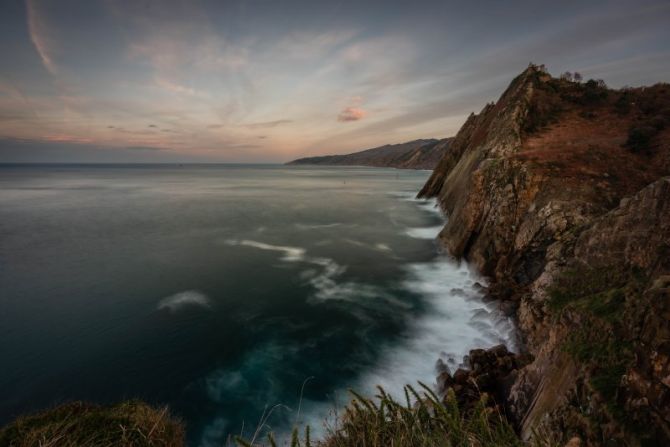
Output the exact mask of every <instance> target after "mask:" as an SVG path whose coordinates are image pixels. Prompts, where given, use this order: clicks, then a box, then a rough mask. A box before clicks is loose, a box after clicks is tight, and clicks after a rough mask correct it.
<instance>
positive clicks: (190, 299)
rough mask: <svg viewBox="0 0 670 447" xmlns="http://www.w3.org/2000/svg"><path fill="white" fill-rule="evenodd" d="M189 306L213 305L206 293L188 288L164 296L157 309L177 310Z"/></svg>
mask: <svg viewBox="0 0 670 447" xmlns="http://www.w3.org/2000/svg"><path fill="white" fill-rule="evenodd" d="M189 306H195V307H205V308H207V307H210V306H211V302H210V299H209V298H208V297H207V295H204V294H203V293H200V292H198V291H197V290H186V291H184V292H179V293H175V294H174V295H170V296H168V297H165V298H163V299H162V300H160V301H159V302H158V306H157V309H158V310H169V311H170V312H176V311H177V310H179V309H182V308H184V307H189Z"/></svg>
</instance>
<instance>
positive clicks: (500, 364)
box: [438, 345, 532, 413]
mask: <svg viewBox="0 0 670 447" xmlns="http://www.w3.org/2000/svg"><path fill="white" fill-rule="evenodd" d="M465 360H466V362H465V363H466V364H467V365H468V366H469V369H462V368H459V369H458V370H456V371H455V372H454V373H453V374H451V373H450V372H449V370H445V371H443V372H442V373H441V374H440V375H439V376H438V392H439V393H440V394H441V395H446V394H447V393H448V391H449V390H452V391H453V393H454V395H455V397H456V401H457V402H458V404H459V408H461V409H462V410H464V411H466V412H467V411H469V410H471V409H472V408H473V407H474V406H475V405H476V404H477V403H478V402H479V401H480V400H481V397H482V396H483V395H485V396H486V403H487V405H488V406H490V407H492V408H496V409H497V410H498V411H500V412H501V413H505V412H506V409H505V407H504V405H505V402H507V401H508V397H509V392H510V388H511V386H512V384H513V383H514V381H515V379H516V376H517V374H518V370H519V369H520V368H522V367H523V366H525V365H527V364H528V363H530V361H532V357H530V356H529V355H519V354H514V353H511V352H509V351H508V350H507V348H506V347H505V345H498V346H494V347H493V348H490V349H487V350H484V349H473V350H472V351H470V354H469V355H468V356H467V358H466V359H465Z"/></svg>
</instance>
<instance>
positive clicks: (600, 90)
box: [419, 66, 670, 445]
mask: <svg viewBox="0 0 670 447" xmlns="http://www.w3.org/2000/svg"><path fill="white" fill-rule="evenodd" d="M668 175H670V87H669V86H668V85H667V84H657V85H655V86H653V87H647V88H638V89H625V90H611V89H608V88H607V87H606V86H605V84H604V83H603V82H602V81H594V80H591V81H588V82H586V83H578V82H572V81H569V80H564V79H555V78H552V77H551V76H550V75H549V74H548V73H546V72H545V71H544V70H543V69H542V68H540V67H536V66H530V67H529V68H528V69H527V70H525V71H524V72H523V73H521V74H520V75H519V76H518V77H517V78H515V79H514V80H513V81H512V83H511V84H510V86H509V87H508V89H507V90H506V91H505V92H504V93H503V95H502V96H501V97H500V99H499V100H498V101H497V102H496V103H493V104H489V105H487V106H486V107H484V109H483V110H482V111H481V112H480V113H479V114H478V115H474V114H473V115H471V116H470V117H469V118H468V119H467V121H466V122H465V124H464V125H463V127H462V128H461V130H460V131H459V132H458V134H457V135H456V137H455V138H454V140H453V141H452V143H451V145H450V150H449V152H448V153H447V154H445V156H444V157H443V158H442V160H440V162H439V163H438V165H437V166H436V168H435V170H434V171H433V174H432V176H431V177H430V179H429V180H428V181H427V183H426V185H425V186H424V187H423V189H422V190H421V192H420V194H419V195H420V196H421V197H437V198H438V201H439V203H440V205H441V206H442V208H443V209H444V211H445V212H446V214H447V215H448V217H449V219H448V222H447V224H446V225H445V227H444V229H443V230H442V232H441V233H440V236H439V238H440V240H441V241H442V242H443V243H444V245H445V246H446V247H447V248H448V250H449V251H450V252H451V253H452V254H453V255H454V256H457V257H464V258H467V259H468V260H470V261H471V262H472V263H474V265H475V266H477V267H478V268H479V269H480V270H481V271H482V272H483V273H484V274H485V275H487V276H489V277H490V278H491V287H490V289H489V292H490V294H491V296H492V297H493V298H496V299H498V300H499V302H500V305H501V307H502V308H503V309H504V310H505V311H506V312H509V314H510V315H515V316H516V317H517V319H518V322H519V327H520V330H521V333H522V336H523V339H524V341H525V344H526V349H527V350H528V351H529V353H530V354H532V356H533V357H534V361H532V362H531V363H530V364H528V365H527V366H525V367H523V368H519V370H518V371H515V373H514V376H513V383H512V384H511V385H510V386H508V387H506V388H507V393H506V396H505V397H504V399H505V400H506V402H505V406H506V412H507V414H508V416H509V417H510V419H512V420H513V421H514V422H515V423H516V424H517V425H518V427H519V430H520V432H521V435H522V437H523V438H525V439H528V438H531V437H533V434H534V433H545V434H547V433H548V434H549V435H550V436H551V437H553V438H554V439H555V440H556V441H557V442H559V443H560V442H562V443H565V442H566V441H568V440H569V439H570V438H572V437H573V436H578V437H579V438H581V439H582V440H584V441H586V442H587V443H589V444H590V445H605V444H607V445H670V357H669V355H670V312H669V310H670V295H669V291H670V289H669V287H670V277H669V276H667V275H668V274H669V273H670V211H669V210H670V205H669V204H668V203H669V199H670V178H669V177H667V176H668Z"/></svg>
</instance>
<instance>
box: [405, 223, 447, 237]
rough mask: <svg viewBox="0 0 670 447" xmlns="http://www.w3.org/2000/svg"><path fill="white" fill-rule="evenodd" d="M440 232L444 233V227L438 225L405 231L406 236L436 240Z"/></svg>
mask: <svg viewBox="0 0 670 447" xmlns="http://www.w3.org/2000/svg"><path fill="white" fill-rule="evenodd" d="M440 231H442V225H437V226H434V227H419V228H408V229H407V230H406V231H405V234H407V235H408V236H410V237H413V238H416V239H435V238H436V237H437V235H438V234H439V233H440Z"/></svg>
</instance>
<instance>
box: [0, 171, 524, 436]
mask: <svg viewBox="0 0 670 447" xmlns="http://www.w3.org/2000/svg"><path fill="white" fill-rule="evenodd" d="M428 175H429V172H426V171H409V170H394V169H380V168H343V167H286V166H277V165H183V166H181V165H26V166H16V165H14V166H10V165H6V166H1V167H0V358H1V359H2V368H0V396H2V398H1V399H0V424H2V423H6V422H8V421H9V420H11V419H12V418H13V417H15V416H16V415H18V414H21V413H26V412H31V411H35V410H38V409H42V408H44V407H48V406H52V405H54V404H58V403H60V402H64V401H69V400H76V399H81V400H86V401H92V402H98V403H111V402H117V401H120V400H123V399H129V398H140V399H144V400H146V401H148V402H150V403H152V404H157V405H160V404H168V405H169V406H170V408H171V410H172V412H173V413H174V414H175V415H177V416H179V417H181V418H182V419H183V420H184V422H185V423H186V427H187V433H188V439H189V444H190V445H204V446H209V445H224V444H225V442H226V439H227V438H228V437H229V435H231V434H240V433H242V434H244V435H245V436H247V437H251V436H253V433H254V432H255V431H256V428H257V426H258V424H259V422H260V421H263V422H264V423H265V427H264V429H268V428H269V429H272V430H274V431H276V432H278V433H282V432H286V431H287V430H288V429H289V428H290V427H291V426H293V425H294V424H296V423H297V424H304V423H309V424H311V425H312V428H313V431H314V432H316V433H317V434H318V433H323V432H324V428H323V426H322V425H321V424H322V423H321V421H322V420H324V419H328V415H332V414H333V413H336V410H337V408H341V406H342V405H344V404H346V402H347V400H348V398H349V397H348V395H347V389H349V388H353V389H356V390H358V391H359V392H361V393H364V394H373V393H374V392H375V386H376V385H382V386H383V387H385V388H386V389H387V390H388V391H389V392H391V393H401V392H402V387H403V385H405V384H407V383H411V384H415V383H416V382H417V381H418V380H421V381H423V382H425V383H428V384H433V383H434V382H435V378H436V375H437V370H436V365H437V362H438V360H441V362H440V363H441V364H444V365H447V366H449V367H450V368H451V369H452V371H453V370H454V369H455V368H457V367H458V365H459V364H460V363H461V362H462V359H463V356H464V355H465V354H467V352H468V350H469V349H472V348H476V347H487V346H491V345H494V344H498V343H507V344H508V346H509V347H510V348H512V349H513V348H514V346H513V342H512V340H513V339H512V326H511V323H510V322H509V321H508V320H506V319H505V318H503V317H501V316H500V315H498V314H497V313H496V311H495V309H494V308H492V307H491V306H489V305H487V304H486V303H485V302H484V301H483V299H482V298H483V296H482V292H481V288H480V287H479V285H485V279H484V278H481V277H479V276H478V275H477V274H476V273H475V272H474V271H472V270H471V269H469V268H468V266H467V265H466V264H465V263H462V262H461V263H459V262H457V261H455V260H453V259H451V258H450V257H449V256H447V255H446V254H444V253H441V252H440V247H439V245H438V244H437V243H436V241H435V237H436V236H437V233H438V232H439V230H440V228H441V227H442V225H443V224H444V217H443V216H442V214H441V212H440V211H439V209H438V208H436V206H435V204H434V202H431V201H419V200H416V199H414V197H415V195H416V192H417V191H418V190H419V189H420V187H421V186H422V184H423V183H424V182H425V181H426V179H427V177H428ZM477 283H479V284H477ZM268 414H269V417H268Z"/></svg>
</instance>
